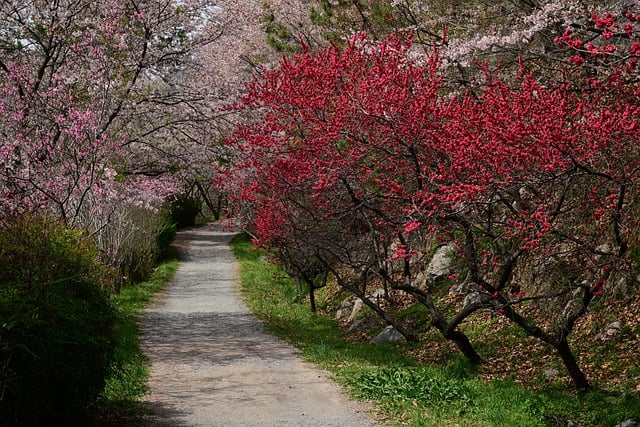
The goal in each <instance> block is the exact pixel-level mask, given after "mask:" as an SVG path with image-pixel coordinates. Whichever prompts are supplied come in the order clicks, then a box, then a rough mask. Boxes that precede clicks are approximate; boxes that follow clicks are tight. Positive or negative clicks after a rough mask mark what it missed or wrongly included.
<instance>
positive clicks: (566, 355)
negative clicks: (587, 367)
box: [553, 340, 591, 390]
mask: <svg viewBox="0 0 640 427" xmlns="http://www.w3.org/2000/svg"><path fill="white" fill-rule="evenodd" d="M553 346H554V347H555V349H556V350H557V351H558V354H559V355H560V357H561V358H562V362H563V363H564V366H565V368H567V371H568V372H569V376H571V380H572V381H573V384H574V385H575V386H576V388H577V389H578V390H586V389H589V388H591V385H590V384H589V381H588V380H587V377H586V376H585V375H584V373H583V372H582V370H581V369H580V368H579V367H578V363H577V362H576V358H575V357H574V356H573V352H572V351H571V348H570V347H569V343H568V342H567V341H566V340H561V341H560V342H559V343H555V344H554V345H553Z"/></svg>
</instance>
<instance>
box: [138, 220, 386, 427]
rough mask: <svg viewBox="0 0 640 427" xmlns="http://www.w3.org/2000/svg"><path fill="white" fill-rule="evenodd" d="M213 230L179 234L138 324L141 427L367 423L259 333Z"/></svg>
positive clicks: (323, 379)
mask: <svg viewBox="0 0 640 427" xmlns="http://www.w3.org/2000/svg"><path fill="white" fill-rule="evenodd" d="M232 236H233V234H232V233H229V232H225V231H223V230H222V229H221V227H220V226H218V225H213V226H209V227H206V228H197V229H193V230H189V231H185V232H181V233H180V235H179V239H181V240H183V241H184V239H186V243H187V244H188V251H186V252H187V253H186V254H185V256H184V259H183V262H182V263H181V265H180V267H179V268H178V271H177V272H176V275H175V278H174V279H173V281H172V283H171V284H170V285H169V287H168V289H167V290H166V291H165V292H163V293H162V294H161V295H160V296H158V298H157V299H156V300H155V301H154V303H153V304H152V305H151V307H150V308H149V309H148V310H147V311H146V312H145V316H144V319H143V329H144V336H143V348H144V351H145V354H146V355H147V356H148V358H149V359H150V362H151V378H150V393H149V394H148V395H147V397H146V398H145V402H144V405H145V407H146V409H148V410H149V412H150V414H149V415H148V416H147V417H146V418H145V424H144V425H145V426H148V427H165V426H166V427H169V426H171V427H183V426H184V427H187V426H189V427H191V426H373V425H374V422H373V421H372V420H371V419H370V418H368V417H367V416H366V415H364V412H363V411H365V409H364V407H362V406H361V405H359V404H358V403H356V402H352V401H349V400H348V399H347V398H346V397H345V395H344V394H343V393H342V391H341V389H340V387H339V386H338V385H336V384H335V383H333V382H332V381H330V380H329V379H328V378H327V376H326V373H324V372H322V371H318V370H316V369H315V368H313V367H312V366H311V365H309V364H307V363H304V362H302V361H301V360H300V359H299V357H298V356H297V353H296V349H294V348H293V347H291V346H290V345H288V344H286V343H284V342H283V341H281V340H279V339H277V338H275V337H273V336H271V335H269V334H267V333H266V331H265V329H264V327H263V326H262V324H261V323H260V322H259V321H258V320H257V319H256V318H255V317H254V316H253V315H251V314H250V313H249V311H248V310H247V308H246V307H245V306H244V304H243V303H242V302H241V297H240V296H239V293H238V280H237V265H236V262H235V259H234V258H233V255H232V253H231V250H230V248H229V247H228V242H229V240H230V239H231V237H232Z"/></svg>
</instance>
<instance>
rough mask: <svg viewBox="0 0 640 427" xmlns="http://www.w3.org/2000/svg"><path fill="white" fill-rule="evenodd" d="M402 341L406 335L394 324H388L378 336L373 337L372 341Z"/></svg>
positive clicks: (375, 342)
mask: <svg viewBox="0 0 640 427" xmlns="http://www.w3.org/2000/svg"><path fill="white" fill-rule="evenodd" d="M400 341H404V337H403V336H402V334H401V333H400V332H398V331H397V330H396V328H394V327H393V326H387V327H386V328H384V330H383V331H382V332H380V333H379V334H378V335H377V336H376V337H374V338H372V339H371V342H372V343H374V344H379V343H383V342H391V343H394V342H400Z"/></svg>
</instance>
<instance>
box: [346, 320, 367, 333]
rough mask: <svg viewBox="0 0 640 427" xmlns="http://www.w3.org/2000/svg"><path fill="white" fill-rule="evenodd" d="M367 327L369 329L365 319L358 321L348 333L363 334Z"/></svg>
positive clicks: (350, 327)
mask: <svg viewBox="0 0 640 427" xmlns="http://www.w3.org/2000/svg"><path fill="white" fill-rule="evenodd" d="M366 327H367V322H366V321H365V319H356V320H354V321H353V323H352V324H351V325H350V326H349V328H348V329H347V331H349V332H361V331H364V330H365V329H366Z"/></svg>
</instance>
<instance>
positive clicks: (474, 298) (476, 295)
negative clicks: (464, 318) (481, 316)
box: [462, 292, 488, 307]
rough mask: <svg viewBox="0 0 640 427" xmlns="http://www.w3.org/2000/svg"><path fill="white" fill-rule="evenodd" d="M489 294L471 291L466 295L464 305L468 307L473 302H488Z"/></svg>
mask: <svg viewBox="0 0 640 427" xmlns="http://www.w3.org/2000/svg"><path fill="white" fill-rule="evenodd" d="M487 300H488V298H487V295H485V294H482V293H480V292H471V293H470V294H467V296H466V297H464V302H463V303H462V305H463V307H467V306H469V305H472V304H484V303H485V302H487Z"/></svg>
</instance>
